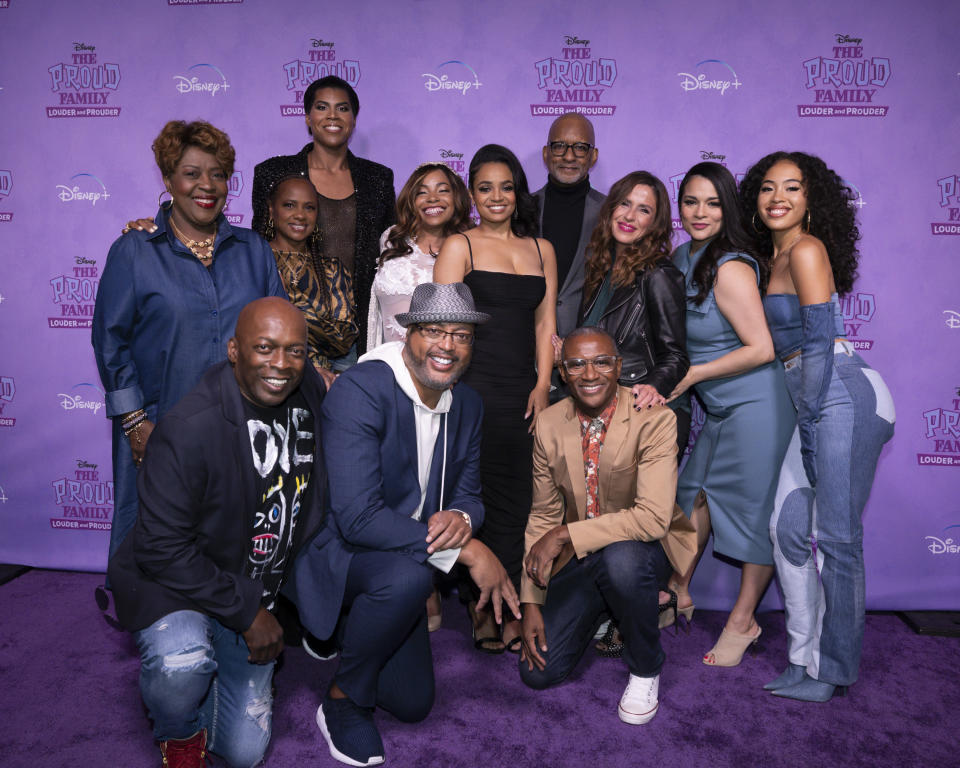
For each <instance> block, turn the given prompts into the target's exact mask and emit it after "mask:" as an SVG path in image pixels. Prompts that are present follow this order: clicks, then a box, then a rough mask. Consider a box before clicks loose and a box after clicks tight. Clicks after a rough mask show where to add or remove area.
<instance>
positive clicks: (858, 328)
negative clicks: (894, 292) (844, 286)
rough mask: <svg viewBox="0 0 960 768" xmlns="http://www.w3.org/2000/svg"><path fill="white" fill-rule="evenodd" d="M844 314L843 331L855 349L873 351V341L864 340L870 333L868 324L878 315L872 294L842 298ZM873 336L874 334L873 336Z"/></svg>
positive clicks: (848, 295)
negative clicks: (865, 335)
mask: <svg viewBox="0 0 960 768" xmlns="http://www.w3.org/2000/svg"><path fill="white" fill-rule="evenodd" d="M840 309H841V311H842V312H843V329H844V332H845V333H846V336H847V338H848V339H850V343H851V344H853V348H854V349H866V350H870V349H873V339H867V338H864V334H866V333H869V328H870V327H869V325H868V323H869V322H870V321H871V320H872V319H873V316H874V315H875V314H877V300H876V298H874V295H873V294H872V293H848V294H847V295H846V296H842V297H841V298H840ZM871 335H872V334H871Z"/></svg>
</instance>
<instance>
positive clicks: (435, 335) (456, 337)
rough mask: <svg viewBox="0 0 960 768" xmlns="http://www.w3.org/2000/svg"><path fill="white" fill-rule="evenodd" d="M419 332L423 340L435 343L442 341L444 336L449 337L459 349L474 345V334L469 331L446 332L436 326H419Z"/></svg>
mask: <svg viewBox="0 0 960 768" xmlns="http://www.w3.org/2000/svg"><path fill="white" fill-rule="evenodd" d="M417 330H418V331H420V334H421V335H422V336H423V338H425V339H426V340H427V341H431V342H433V343H437V342H438V341H441V340H442V339H443V338H444V336H449V337H450V338H451V339H453V343H454V344H456V345H457V346H458V347H469V346H472V344H473V334H472V333H469V332H467V331H445V330H443V328H437V327H436V326H435V325H426V326H424V325H418V326H417Z"/></svg>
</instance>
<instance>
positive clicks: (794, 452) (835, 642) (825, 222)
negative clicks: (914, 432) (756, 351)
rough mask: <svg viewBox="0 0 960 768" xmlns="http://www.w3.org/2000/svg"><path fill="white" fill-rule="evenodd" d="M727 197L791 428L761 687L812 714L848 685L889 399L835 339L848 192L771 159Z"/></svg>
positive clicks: (887, 433)
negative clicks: (746, 221) (783, 658)
mask: <svg viewBox="0 0 960 768" xmlns="http://www.w3.org/2000/svg"><path fill="white" fill-rule="evenodd" d="M740 197H741V200H742V204H743V209H744V211H745V213H746V215H747V216H748V217H751V218H752V220H753V222H754V227H755V228H756V230H757V233H758V235H759V243H760V246H761V248H760V253H759V258H760V259H761V261H763V262H767V263H769V271H770V283H769V286H768V288H767V295H766V297H765V298H764V308H765V310H766V314H767V319H768V321H769V323H770V331H771V333H772V334H773V341H774V345H775V347H776V352H777V356H778V357H779V358H780V360H781V361H782V362H783V366H784V368H785V370H786V385H787V389H788V390H789V392H790V397H791V398H792V400H793V404H794V405H795V406H796V409H797V417H798V418H797V430H796V432H795V434H794V435H793V439H792V440H791V442H790V448H789V450H788V451H787V456H786V458H785V460H784V462H783V468H782V470H781V472H780V480H779V485H778V488H777V498H776V507H775V510H774V513H773V517H772V518H771V521H770V537H771V539H772V541H773V545H774V562H775V563H776V567H777V577H778V579H779V581H780V586H781V587H782V589H783V596H784V607H785V608H786V618H787V636H788V651H789V664H788V665H787V668H786V669H785V670H784V671H783V673H782V674H781V675H780V676H779V677H777V678H776V679H775V680H773V681H771V682H769V683H767V684H766V685H765V686H764V688H765V689H766V690H768V691H773V693H774V694H775V695H777V696H783V697H786V698H790V699H798V700H801V701H821V702H822V701H827V700H828V699H830V698H831V697H832V696H833V695H834V694H839V693H844V692H845V691H846V687H847V686H848V685H851V684H852V683H853V682H855V681H856V679H857V671H858V669H859V666H860V650H861V644H862V640H863V624H864V604H865V591H866V590H865V579H864V566H863V525H862V522H861V516H862V514H863V508H864V505H865V504H866V501H867V498H868V497H869V495H870V488H871V486H872V485H873V477H874V473H875V472H876V468H877V461H878V459H879V458H880V450H881V449H882V448H883V445H884V443H886V442H887V441H888V440H889V439H890V438H891V437H892V436H893V425H894V420H895V417H894V408H893V400H892V399H891V397H890V393H889V391H888V390H887V387H886V385H885V384H884V383H883V379H881V378H880V375H879V374H878V373H877V372H876V371H874V370H873V369H872V368H870V367H869V366H868V365H867V364H866V363H865V362H864V361H863V360H862V359H861V358H860V356H859V355H858V354H857V353H856V352H854V351H853V345H852V344H850V342H849V341H847V339H846V338H845V336H846V334H845V331H844V326H843V315H842V313H841V311H840V304H839V301H838V294H840V293H847V292H848V291H850V290H851V289H852V288H853V283H854V280H855V278H856V269H857V261H858V258H859V253H858V252H857V247H856V244H857V240H858V239H859V237H860V232H859V230H858V229H857V226H856V214H855V212H854V209H853V208H852V207H851V206H850V201H851V199H852V198H851V193H850V190H849V188H848V187H847V186H846V185H845V184H844V183H843V181H842V180H841V179H840V177H839V176H837V174H836V173H834V172H833V171H832V170H830V169H829V168H828V167H827V166H826V164H825V163H824V162H823V161H822V160H821V159H820V158H818V157H813V156H811V155H807V154H804V153H802V152H791V153H787V152H775V153H773V154H770V155H767V156H766V157H764V158H763V159H762V160H760V161H759V162H758V163H757V164H756V165H754V166H753V167H752V168H751V169H750V170H749V171H748V172H747V175H746V177H745V178H744V181H743V185H742V186H741V189H740ZM818 571H819V572H818Z"/></svg>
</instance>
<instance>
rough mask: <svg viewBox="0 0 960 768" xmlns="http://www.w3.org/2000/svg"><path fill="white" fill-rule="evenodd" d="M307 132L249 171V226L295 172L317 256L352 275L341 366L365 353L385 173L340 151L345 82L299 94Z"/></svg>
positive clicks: (258, 221) (351, 94) (387, 212)
mask: <svg viewBox="0 0 960 768" xmlns="http://www.w3.org/2000/svg"><path fill="white" fill-rule="evenodd" d="M303 108H304V112H305V113H306V123H307V130H308V131H309V133H310V135H311V136H312V137H313V141H312V142H311V143H310V144H307V145H306V146H305V147H304V148H303V149H302V150H300V152H299V153H297V154H296V155H281V156H278V157H271V158H270V159H269V160H264V161H263V162H262V163H260V164H259V165H257V167H256V168H254V171H253V229H254V230H256V231H257V232H259V233H260V234H264V232H265V231H266V230H267V226H268V219H269V211H268V200H267V199H268V196H269V194H270V191H271V189H273V187H274V185H275V184H277V183H278V182H279V181H281V180H282V179H284V178H285V177H287V176H290V175H291V174H295V173H299V174H302V175H303V176H305V177H307V178H309V179H310V181H311V182H313V186H314V187H315V188H316V190H317V193H318V194H319V195H320V216H319V227H320V233H321V237H322V246H321V247H322V249H323V252H324V257H325V258H338V259H339V260H340V261H341V262H342V263H343V264H344V266H345V267H347V269H348V271H349V272H350V273H351V274H352V275H353V297H354V309H355V317H356V322H357V325H358V326H359V328H360V335H359V337H358V338H357V343H356V349H355V350H352V351H351V352H350V353H347V355H345V356H344V357H342V358H338V359H336V360H334V361H332V362H333V363H334V370H344V369H345V368H347V367H349V366H350V365H351V364H352V363H354V362H356V358H357V355H358V354H363V352H365V351H366V338H367V308H368V305H369V303H370V286H371V285H372V284H373V276H374V273H375V272H376V268H377V260H378V259H379V257H380V233H381V232H383V231H384V230H385V229H386V228H387V227H389V226H390V225H391V224H393V223H394V222H395V221H396V202H395V201H396V197H395V193H394V189H393V171H391V170H390V169H389V168H387V167H386V166H383V165H380V164H379V163H374V162H372V161H370V160H365V159H363V158H362V157H357V156H356V155H354V154H353V153H352V152H350V150H348V149H347V144H348V143H349V141H350V137H351V136H352V135H353V130H354V128H355V127H356V120H357V113H358V112H359V111H360V100H359V99H358V98H357V93H356V91H355V90H354V89H353V88H352V87H351V86H350V84H349V83H348V82H346V81H345V80H342V79H341V78H339V77H335V76H333V75H330V76H328V77H324V78H321V79H320V80H315V81H314V82H312V83H311V84H310V86H309V87H308V88H307V90H306V92H305V93H304V97H303Z"/></svg>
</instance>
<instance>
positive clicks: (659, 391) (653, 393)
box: [579, 171, 690, 457]
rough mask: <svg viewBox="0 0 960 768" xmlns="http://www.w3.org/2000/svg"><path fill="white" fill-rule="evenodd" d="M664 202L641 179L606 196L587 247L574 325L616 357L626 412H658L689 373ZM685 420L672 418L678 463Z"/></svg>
mask: <svg viewBox="0 0 960 768" xmlns="http://www.w3.org/2000/svg"><path fill="white" fill-rule="evenodd" d="M672 233H673V229H672V223H671V220H670V198H669V197H668V196H667V190H666V188H665V187H664V186H663V182H661V181H660V179H658V178H657V177H656V176H654V175H653V174H651V173H648V172H647V171H634V172H633V173H630V174H627V175H626V176H624V177H623V178H622V179H620V180H619V181H618V182H616V183H615V184H614V185H613V186H612V187H611V188H610V193H609V194H608V195H607V199H606V201H605V202H604V204H603V206H602V207H601V208H600V214H599V215H598V217H597V226H596V227H595V228H594V230H593V234H592V235H591V237H590V244H589V245H588V246H587V264H586V279H585V283H584V289H583V297H584V302H583V306H582V307H581V310H580V318H579V319H580V323H579V324H580V325H596V326H600V327H601V328H603V329H604V330H605V331H607V332H608V333H609V334H611V335H612V336H613V338H614V340H615V341H616V342H617V346H618V347H619V349H620V355H621V357H622V358H623V368H622V371H621V375H620V384H621V385H622V386H625V387H629V388H631V389H632V390H633V396H634V408H637V409H638V410H639V409H640V408H647V407H650V406H653V405H662V404H664V403H665V402H666V399H667V398H668V397H669V396H670V393H671V392H672V391H673V388H674V387H675V386H676V385H677V384H678V383H679V382H680V380H681V379H682V378H683V377H684V375H685V374H686V372H687V369H688V368H689V367H690V361H689V359H688V358H687V332H686V295H685V289H684V283H683V274H682V273H681V272H680V270H678V269H677V268H676V267H675V266H673V264H672V263H671V262H670V238H671V235H672ZM689 430H690V414H689V412H688V411H685V410H678V411H677V447H678V457H680V456H682V455H683V451H684V449H685V448H686V445H687V437H688V433H689Z"/></svg>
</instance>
